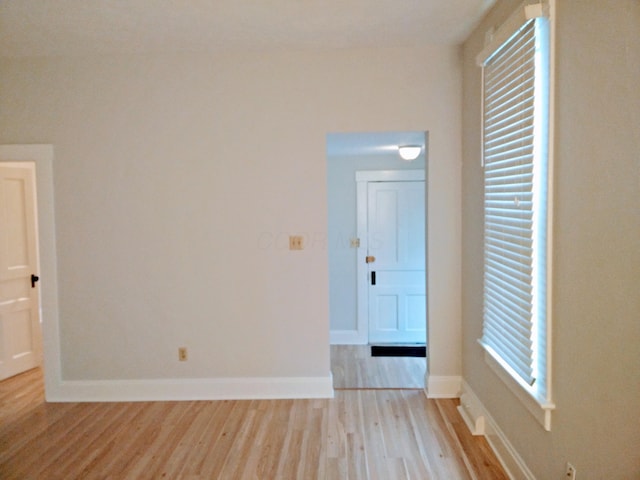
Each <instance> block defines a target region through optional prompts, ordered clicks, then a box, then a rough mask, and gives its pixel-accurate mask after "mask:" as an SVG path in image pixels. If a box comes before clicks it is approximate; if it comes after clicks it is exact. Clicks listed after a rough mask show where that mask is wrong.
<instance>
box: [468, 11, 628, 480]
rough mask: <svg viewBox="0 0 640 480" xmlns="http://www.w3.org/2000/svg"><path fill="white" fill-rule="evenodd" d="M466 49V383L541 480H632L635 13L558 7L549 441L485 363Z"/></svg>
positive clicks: (478, 189)
mask: <svg viewBox="0 0 640 480" xmlns="http://www.w3.org/2000/svg"><path fill="white" fill-rule="evenodd" d="M518 3H519V2H518V1H500V2H499V4H498V6H497V8H496V9H494V10H493V11H492V12H491V13H490V14H489V17H488V18H486V19H485V20H484V21H483V22H482V24H481V25H480V26H479V28H478V29H477V30H476V31H475V33H474V34H473V35H472V36H471V37H470V38H469V39H468V41H467V42H466V43H465V45H464V66H463V76H464V79H463V83H464V94H463V104H464V114H463V174H462V190H463V192H464V195H463V204H462V208H463V213H462V224H463V237H462V238H463V248H462V251H463V254H462V255H463V258H462V262H463V267H462V272H463V273H462V278H463V286H462V294H463V306H462V309H463V314H462V315H463V374H464V378H465V380H466V381H467V382H468V383H469V384H470V385H471V387H472V388H473V390H474V391H475V392H476V394H477V395H478V396H479V397H480V400H481V401H482V402H483V404H484V405H485V407H487V409H488V410H489V411H490V413H491V415H492V416H493V417H494V419H495V420H496V422H497V423H498V425H499V427H500V428H501V429H502V430H503V432H504V433H505V434H506V435H507V437H508V439H509V441H510V442H511V443H512V445H513V446H514V447H515V448H516V450H517V451H518V453H519V454H520V455H521V456H522V458H523V460H524V461H525V463H526V464H527V465H528V467H529V468H530V469H531V471H532V472H533V473H534V475H535V476H536V478H539V479H554V478H562V476H563V473H564V469H565V463H566V462H567V461H570V462H572V463H573V464H574V465H575V466H576V468H577V472H578V475H577V477H578V478H580V479H604V478H606V479H630V478H639V477H640V374H639V369H638V367H639V366H640V348H639V345H640V321H639V320H640V319H639V312H640V293H639V286H640V248H639V245H640V244H639V239H640V88H639V86H638V85H639V84H638V79H640V3H638V2H637V1H635V0H616V1H611V2H605V3H606V8H603V2H601V1H597V0H581V1H577V0H559V1H558V2H557V8H558V11H557V18H556V20H557V30H556V32H557V43H556V47H557V58H556V63H555V66H556V69H557V76H556V83H555V86H556V115H555V122H556V123H555V125H556V128H555V145H554V153H555V177H554V180H553V183H554V195H555V203H554V207H553V215H554V228H555V236H554V238H553V240H552V244H553V249H554V251H553V289H552V291H553V298H554V301H553V309H552V313H553V366H552V375H553V391H554V394H553V400H554V401H555V403H556V406H557V408H556V411H555V412H554V413H553V416H552V430H551V432H545V431H544V430H543V429H542V427H541V426H540V425H539V424H538V423H537V422H536V421H535V420H534V419H533V417H532V416H531V415H530V414H529V413H528V412H527V411H526V410H525V409H524V407H522V405H521V404H520V403H519V402H518V400H516V399H515V397H514V396H513V395H512V394H511V393H510V392H509V390H507V389H506V388H505V387H504V386H503V384H502V383H501V382H500V380H498V379H497V377H495V375H494V374H493V373H492V371H491V370H489V369H488V368H487V366H486V364H485V363H484V361H483V356H482V353H481V350H480V347H479V346H478V344H477V343H476V339H477V338H479V336H480V334H481V315H482V314H481V308H482V298H481V290H482V208H481V203H482V172H481V170H480V167H479V156H478V145H479V123H478V119H479V118H480V98H479V92H480V83H479V82H480V70H479V68H477V67H476V66H475V65H474V57H475V55H476V53H477V52H478V51H479V49H480V48H481V46H482V42H483V38H484V32H485V31H486V30H487V29H488V28H489V27H490V26H493V25H497V24H499V23H500V22H501V21H502V19H503V18H504V16H505V14H508V13H509V12H510V11H511V10H512V9H514V8H515V6H516V4H518Z"/></svg>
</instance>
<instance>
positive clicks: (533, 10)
mask: <svg viewBox="0 0 640 480" xmlns="http://www.w3.org/2000/svg"><path fill="white" fill-rule="evenodd" d="M543 2H544V3H538V4H533V5H526V4H523V5H522V6H521V7H520V8H518V9H517V10H516V11H515V12H514V13H513V14H512V15H511V16H510V17H509V18H508V19H507V20H506V21H505V22H504V23H503V24H502V25H501V26H500V27H499V28H498V29H497V30H491V31H489V32H487V35H486V37H485V38H486V45H485V47H484V48H483V50H482V51H481V52H480V53H479V54H478V55H477V57H476V63H477V64H478V66H480V67H484V64H485V62H486V61H487V60H489V59H490V57H491V56H493V54H494V53H495V52H496V51H497V50H498V49H499V48H500V47H502V45H503V44H504V43H505V42H507V41H508V40H509V39H510V38H511V36H512V35H513V34H515V33H516V32H517V31H518V30H519V29H520V28H521V27H522V26H523V25H524V24H525V23H526V22H527V21H529V20H530V19H532V18H536V17H546V18H547V19H548V42H549V44H548V47H549V51H548V70H549V71H548V74H549V75H548V87H547V88H548V90H547V91H548V119H547V122H548V136H547V185H546V187H547V216H546V224H545V226H544V227H546V232H547V234H546V238H547V241H546V278H545V280H546V304H545V308H546V322H545V326H546V332H545V334H546V339H545V343H546V349H545V350H546V358H545V364H546V372H545V388H544V389H543V394H542V395H540V394H536V393H539V392H537V391H533V390H532V389H531V387H530V386H529V385H527V384H526V382H524V381H523V380H522V379H520V378H519V377H517V375H514V374H513V373H510V371H509V370H510V369H509V367H508V366H507V365H506V363H505V362H504V361H503V360H501V359H500V358H499V357H497V358H496V356H495V355H494V354H493V353H492V352H491V351H490V349H487V348H486V347H485V345H483V342H482V339H478V342H479V343H480V345H481V346H482V348H483V349H484V351H485V352H484V357H485V362H486V363H487V365H488V366H489V367H490V369H491V370H492V371H493V372H494V373H495V374H496V375H497V376H498V378H500V379H501V380H502V381H503V383H505V385H506V386H507V387H508V388H509V390H511V392H512V393H513V394H514V395H515V396H516V397H517V398H518V399H519V401H520V402H521V403H522V404H523V405H524V406H525V407H526V409H527V410H528V411H529V412H530V413H531V414H532V415H533V416H534V418H536V420H537V421H538V422H539V423H540V424H541V425H542V426H543V428H544V429H545V430H547V431H550V430H551V412H552V411H553V410H554V409H555V404H554V403H553V402H552V400H551V399H552V368H551V367H552V342H551V336H552V291H553V289H552V283H551V282H552V265H551V263H552V262H551V260H552V256H553V244H552V238H553V218H552V213H553V188H552V187H553V183H552V179H553V178H554V176H553V148H552V146H553V142H554V128H553V118H554V81H553V79H554V75H555V71H554V64H555V48H554V47H555V28H554V21H553V20H554V18H555V1H554V0H543ZM481 79H482V87H481V88H482V92H483V93H482V95H481V98H482V108H481V112H482V115H483V116H484V110H485V109H484V89H485V84H484V82H485V78H484V71H483V72H482V75H481ZM481 125H482V130H483V131H482V132H481V142H483V143H484V119H482V121H481ZM481 151H482V164H483V168H484V145H482V147H481ZM544 227H543V228H544ZM483 237H484V236H483ZM483 264H484V261H483ZM483 282H484V280H483ZM483 323H484V322H483Z"/></svg>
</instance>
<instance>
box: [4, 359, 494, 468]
mask: <svg viewBox="0 0 640 480" xmlns="http://www.w3.org/2000/svg"><path fill="white" fill-rule="evenodd" d="M0 398H1V399H2V400H1V402H2V403H1V407H2V411H1V412H0V418H2V424H1V425H0V446H1V447H2V450H1V451H0V478H2V479H3V480H4V479H25V478H28V479H30V478H46V479H47V480H49V479H51V480H55V479H76V478H82V479H114V480H116V479H117V480H121V479H147V478H149V479H157V478H168V479H188V480H196V479H198V480H203V479H207V480H211V479H224V480H229V479H230V480H236V479H241V480H242V479H248V480H263V479H278V480H280V479H284V480H288V479H295V480H297V479H302V480H306V479H310V480H313V479H319V480H324V479H326V480H334V479H335V480H343V479H347V480H374V479H384V480H386V479H393V480H400V479H412V480H414V479H435V480H438V479H443V480H456V479H492V480H493V479H496V480H502V479H506V478H507V477H506V475H505V474H504V471H503V470H502V468H501V467H500V465H499V463H498V462H497V459H496V458H495V455H493V452H492V451H491V449H490V447H489V446H488V444H487V442H486V441H485V440H484V439H483V438H481V437H474V436H472V435H471V434H470V433H469V431H468V429H467V428H466V425H465V424H464V422H463V421H462V420H461V418H460V417H459V415H458V412H457V410H456V406H457V403H458V402H457V401H456V400H437V401H435V400H428V399H427V398H426V397H425V396H424V393H423V392H422V391H420V390H342V391H337V392H336V397H335V398H334V399H315V400H238V401H234V400H226V401H202V402H133V403H66V404H45V403H44V397H43V395H42V373H41V372H40V371H33V372H30V373H29V374H27V375H25V376H23V377H21V378H19V379H9V381H4V382H0Z"/></svg>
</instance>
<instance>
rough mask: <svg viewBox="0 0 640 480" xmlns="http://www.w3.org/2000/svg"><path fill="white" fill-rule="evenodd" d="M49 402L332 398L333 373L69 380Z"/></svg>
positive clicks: (49, 393) (53, 392) (57, 387)
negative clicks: (294, 375) (275, 376)
mask: <svg viewBox="0 0 640 480" xmlns="http://www.w3.org/2000/svg"><path fill="white" fill-rule="evenodd" d="M46 398H47V401H48V402H138V401H174V400H245V399H250V400H253V399H284V398H333V377H332V375H329V376H327V377H291V378H289V377H278V378H262V377H259V378H188V379H170V380H165V379H162V380H71V381H69V380H67V381H62V382H60V383H59V384H58V385H55V386H54V387H53V388H49V389H48V390H47V392H46Z"/></svg>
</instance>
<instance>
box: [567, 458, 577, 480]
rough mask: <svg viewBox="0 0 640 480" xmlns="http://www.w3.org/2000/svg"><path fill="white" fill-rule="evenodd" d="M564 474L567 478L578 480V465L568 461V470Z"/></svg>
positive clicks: (568, 479)
mask: <svg viewBox="0 0 640 480" xmlns="http://www.w3.org/2000/svg"><path fill="white" fill-rule="evenodd" d="M564 475H565V478H566V479H567V480H576V467H574V466H573V465H571V464H570V463H569V462H567V470H566V471H565V474H564Z"/></svg>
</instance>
